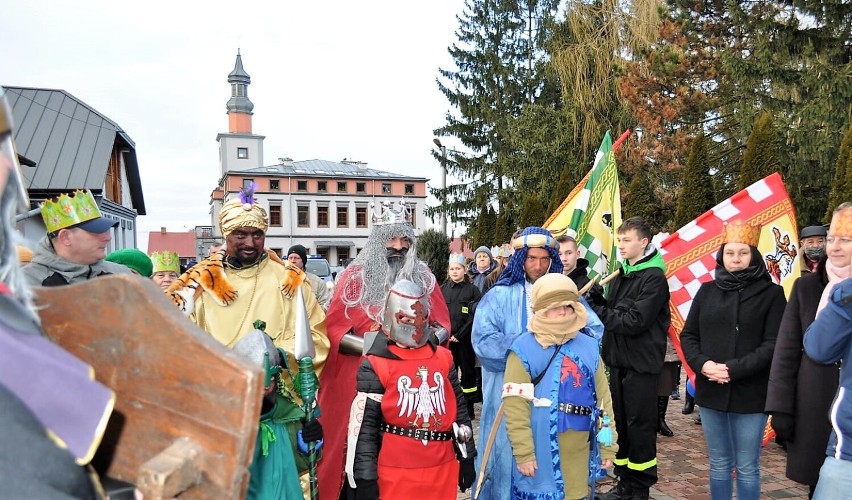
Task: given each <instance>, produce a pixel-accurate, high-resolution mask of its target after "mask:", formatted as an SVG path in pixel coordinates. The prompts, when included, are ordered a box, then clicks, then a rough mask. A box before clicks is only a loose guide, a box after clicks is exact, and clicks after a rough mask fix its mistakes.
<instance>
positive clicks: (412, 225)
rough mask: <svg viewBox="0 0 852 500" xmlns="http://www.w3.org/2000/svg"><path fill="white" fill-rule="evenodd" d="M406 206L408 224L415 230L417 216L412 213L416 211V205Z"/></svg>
mask: <svg viewBox="0 0 852 500" xmlns="http://www.w3.org/2000/svg"><path fill="white" fill-rule="evenodd" d="M406 205H408V210H409V217H410V219H409V222H411V227H412V228H415V229H416V228H417V214H416V213H415V212H414V211H415V210H417V205H413V204H409V203H406Z"/></svg>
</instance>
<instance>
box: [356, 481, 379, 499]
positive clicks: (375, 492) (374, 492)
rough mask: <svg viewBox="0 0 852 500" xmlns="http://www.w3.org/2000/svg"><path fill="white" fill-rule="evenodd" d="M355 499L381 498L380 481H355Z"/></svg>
mask: <svg viewBox="0 0 852 500" xmlns="http://www.w3.org/2000/svg"><path fill="white" fill-rule="evenodd" d="M355 486H357V488H355V500H379V482H378V481H376V480H375V479H374V480H372V481H369V480H361V481H355Z"/></svg>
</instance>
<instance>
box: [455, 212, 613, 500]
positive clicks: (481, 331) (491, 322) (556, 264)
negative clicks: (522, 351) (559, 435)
mask: <svg viewBox="0 0 852 500" xmlns="http://www.w3.org/2000/svg"><path fill="white" fill-rule="evenodd" d="M511 244H512V247H513V248H514V249H515V253H513V254H512V257H511V258H510V259H509V264H508V265H507V266H506V269H504V270H503V273H502V274H501V275H500V279H499V280H498V281H497V282H496V283H495V284H494V286H493V287H491V289H490V290H489V291H488V293H487V294H485V296H483V297H482V300H481V301H480V302H479V305H477V309H476V315H475V316H474V318H473V337H472V339H473V349H474V351H476V355H477V356H478V357H479V360H480V362H481V363H482V398H483V400H482V416H481V417H480V424H479V444H480V447H483V446H487V443H486V440H487V436H488V434H489V432H490V431H491V427H492V426H493V425H494V423H495V422H494V421H495V420H496V418H495V417H496V414H497V410H498V408H499V407H500V403H501V402H502V394H503V376H504V371H505V369H506V358H507V356H508V352H509V348H510V347H511V346H512V344H513V343H514V342H515V340H517V339H518V338H519V337H520V336H521V334H522V333H523V332H527V331H528V330H527V328H528V324H529V320H530V318H531V317H532V304H531V303H530V299H529V297H530V293H531V290H532V286H533V284H534V283H535V282H536V281H537V280H538V279H539V278H541V277H542V276H544V275H545V274H547V273H548V272H551V273H562V261H561V260H560V259H559V250H558V248H559V243H558V242H557V241H556V239H555V238H554V237H553V236H551V234H550V231H548V230H547V229H544V228H541V227H528V228H526V229H524V230H523V231H521V233H520V235H519V236H518V237H517V238H515V239H513V240H512V243H511ZM581 300H582V299H581ZM584 305H585V303H584ZM586 309H588V310H589V314H588V318H587V322H586V325H585V327H584V328H583V330H584V334H586V335H590V336H592V337H595V338H600V336H601V335H602V334H603V325H602V324H601V322H600V320H599V319H598V317H597V316H596V315H595V314H594V313H593V312H591V308H590V307H586ZM482 459H483V455H480V456H478V457H477V470H479V471H480V474H481V473H482V470H481V469H482V468H483V467H484V468H485V477H486V478H487V480H486V481H485V482H484V483H483V488H482V491H481V493H480V495H479V497H478V498H481V499H489V500H508V499H509V498H511V495H512V487H511V486H512V470H513V468H514V466H513V456H512V446H511V443H510V442H509V436H508V434H507V432H506V424H505V423H503V422H501V423H499V427H498V431H497V434H496V439H495V440H494V444H493V448H492V451H491V453H490V456H489V458H488V463H485V464H483V463H480V461H481V460H482Z"/></svg>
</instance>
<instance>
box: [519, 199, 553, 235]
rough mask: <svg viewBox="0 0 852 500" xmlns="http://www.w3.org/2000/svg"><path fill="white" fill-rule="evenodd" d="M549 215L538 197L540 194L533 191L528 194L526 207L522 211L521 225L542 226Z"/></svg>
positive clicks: (525, 202)
mask: <svg viewBox="0 0 852 500" xmlns="http://www.w3.org/2000/svg"><path fill="white" fill-rule="evenodd" d="M545 217H547V215H545V214H544V206H542V204H541V201H540V200H539V199H538V195H537V194H535V193H533V194H531V195H529V196H527V199H526V200H525V201H524V209H523V210H522V211H521V218H520V219H519V220H518V222H519V225H520V226H521V227H522V228H523V227H529V226H541V224H542V223H543V222H544V219H545Z"/></svg>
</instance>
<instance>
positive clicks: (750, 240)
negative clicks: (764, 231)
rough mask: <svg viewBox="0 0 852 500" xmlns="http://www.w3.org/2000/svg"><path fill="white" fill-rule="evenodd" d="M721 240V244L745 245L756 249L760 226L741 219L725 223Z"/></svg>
mask: <svg viewBox="0 0 852 500" xmlns="http://www.w3.org/2000/svg"><path fill="white" fill-rule="evenodd" d="M722 240H723V243H745V244H746V245H749V246H752V247H757V245H758V243H759V242H760V226H757V225H754V224H751V223H749V222H746V221H743V220H741V219H737V220H734V221H730V222H726V223H725V229H724V231H723V233H722Z"/></svg>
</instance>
